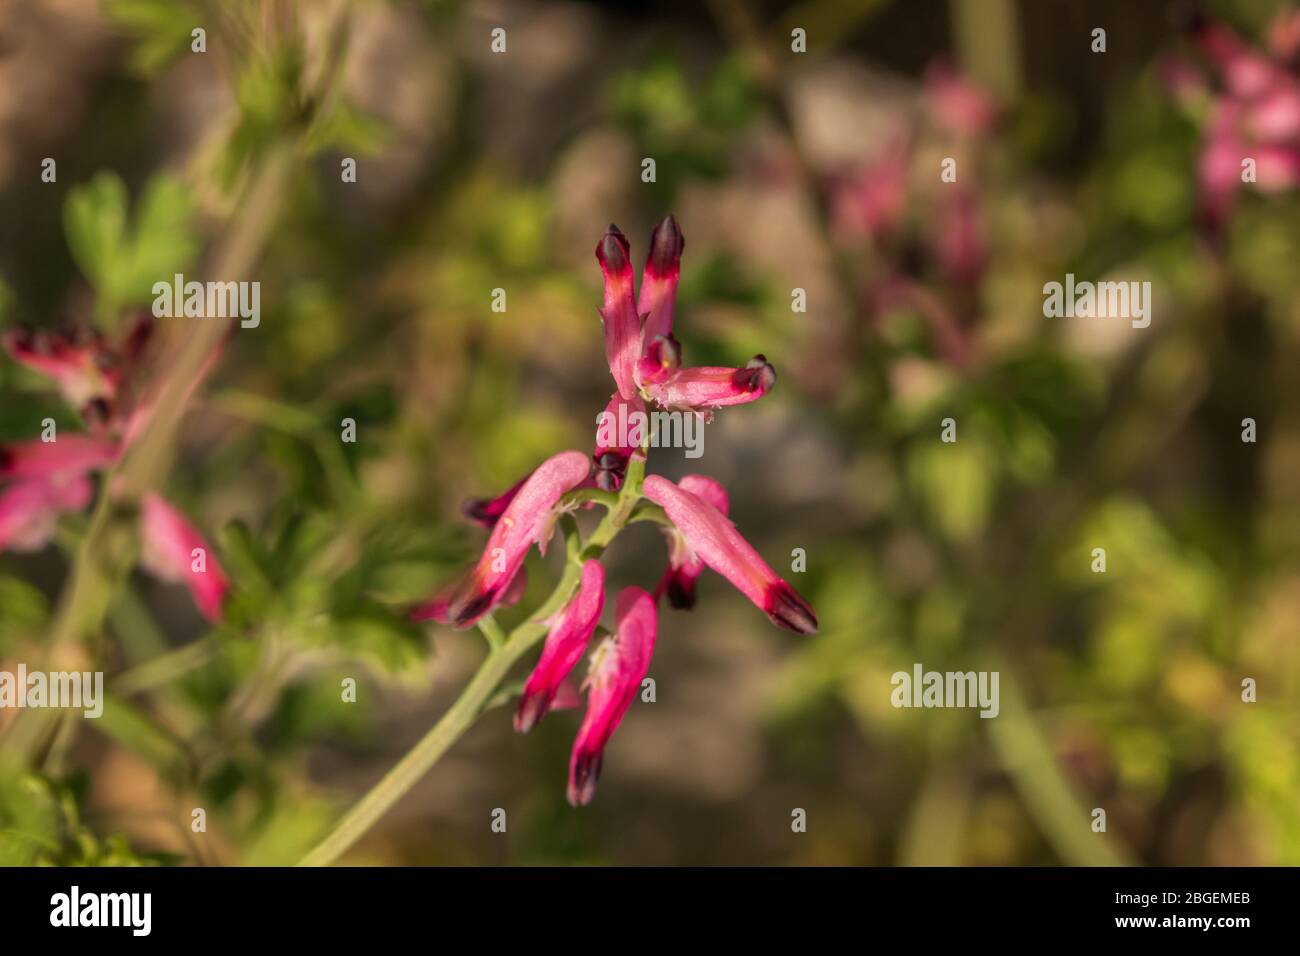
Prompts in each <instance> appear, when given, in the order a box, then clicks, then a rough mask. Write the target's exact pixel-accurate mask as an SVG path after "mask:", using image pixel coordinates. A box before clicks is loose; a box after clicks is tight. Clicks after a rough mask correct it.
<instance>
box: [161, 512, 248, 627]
mask: <svg viewBox="0 0 1300 956" xmlns="http://www.w3.org/2000/svg"><path fill="white" fill-rule="evenodd" d="M140 523H141V542H142V545H143V550H142V553H141V559H140V561H141V564H142V565H144V567H145V568H146V569H147V570H148V571H149V572H150V573H152V574H154V575H155V576H157V577H159V578H161V579H162V580H164V581H176V582H180V583H183V584H184V585H185V586H186V587H187V588H189V590H190V596H191V597H193V598H194V604H195V605H196V606H197V607H198V609H199V612H200V613H201V614H202V615H203V616H204V617H206V618H207V619H208V620H209V621H216V620H219V619H220V617H221V606H222V604H223V602H224V601H225V599H226V594H227V593H228V592H229V591H230V580H229V579H228V578H227V577H226V573H225V571H224V570H223V569H222V567H221V563H220V562H219V561H218V560H217V556H216V553H215V552H214V551H213V550H212V547H211V546H210V545H209V544H208V542H207V539H206V538H204V537H203V535H201V534H199V532H198V531H197V530H195V528H194V527H193V525H191V524H190V523H189V522H188V521H186V520H185V517H184V516H183V515H182V514H181V513H180V512H179V511H177V510H176V509H175V508H173V507H172V506H171V505H170V504H168V503H167V502H166V501H165V500H163V498H162V497H161V496H160V495H157V494H154V493H152V492H151V493H149V494H146V495H145V496H144V498H143V499H142V500H141V502H140Z"/></svg>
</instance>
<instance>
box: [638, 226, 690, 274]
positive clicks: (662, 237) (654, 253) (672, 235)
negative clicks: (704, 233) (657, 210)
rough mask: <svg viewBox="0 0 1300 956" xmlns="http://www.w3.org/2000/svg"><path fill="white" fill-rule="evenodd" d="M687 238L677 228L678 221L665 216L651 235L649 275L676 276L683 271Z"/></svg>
mask: <svg viewBox="0 0 1300 956" xmlns="http://www.w3.org/2000/svg"><path fill="white" fill-rule="evenodd" d="M685 248H686V237H685V236H683V235H682V231H681V229H679V228H678V227H677V220H676V219H674V218H673V217H672V216H665V217H664V218H663V219H662V220H660V222H659V224H658V225H657V226H655V227H654V230H653V231H652V232H651V233H650V255H649V256H648V257H647V258H646V261H645V271H646V274H647V275H652V276H669V275H676V274H677V273H678V271H679V270H680V269H681V259H682V250H684V249H685Z"/></svg>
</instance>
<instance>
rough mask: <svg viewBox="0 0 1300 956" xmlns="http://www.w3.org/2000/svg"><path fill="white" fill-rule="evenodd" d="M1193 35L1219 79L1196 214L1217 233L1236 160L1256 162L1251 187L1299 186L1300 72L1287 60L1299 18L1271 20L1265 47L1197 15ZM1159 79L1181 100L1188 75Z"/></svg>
mask: <svg viewBox="0 0 1300 956" xmlns="http://www.w3.org/2000/svg"><path fill="white" fill-rule="evenodd" d="M1193 30H1194V33H1195V36H1196V38H1197V40H1198V42H1199V44H1200V46H1201V49H1202V50H1203V51H1204V52H1205V55H1206V57H1207V58H1208V59H1209V60H1210V62H1211V63H1212V64H1213V66H1214V68H1215V70H1216V71H1217V73H1218V74H1219V77H1220V80H1221V89H1220V91H1219V92H1217V93H1214V94H1210V106H1209V110H1208V117H1209V118H1208V120H1207V121H1206V124H1205V131H1204V141H1203V145H1202V149H1201V156H1200V160H1199V162H1198V165H1197V180H1198V184H1199V187H1200V197H1199V198H1200V214H1201V219H1202V221H1203V223H1204V225H1205V227H1206V229H1207V231H1208V232H1209V233H1210V235H1211V236H1212V237H1217V236H1218V235H1220V233H1221V229H1222V227H1223V224H1224V222H1225V221H1226V220H1227V218H1228V216H1229V214H1230V213H1231V211H1232V206H1233V203H1234V200H1235V198H1236V195H1237V191H1238V190H1239V189H1241V188H1242V173H1243V165H1242V164H1243V161H1244V160H1246V159H1247V158H1250V159H1253V160H1254V161H1255V178H1254V180H1253V182H1254V184H1255V186H1256V188H1258V189H1259V190H1261V191H1263V192H1276V191H1279V190H1284V189H1291V188H1294V187H1296V186H1297V185H1300V76H1298V75H1297V72H1296V64H1295V63H1294V62H1292V61H1293V53H1294V45H1295V43H1297V42H1300V41H1297V40H1296V39H1295V37H1296V35H1297V32H1298V31H1300V18H1297V17H1295V16H1293V15H1290V14H1287V15H1283V16H1282V17H1279V19H1278V20H1277V21H1275V23H1274V28H1273V33H1272V34H1271V36H1270V48H1269V49H1268V50H1259V49H1255V48H1253V47H1251V46H1249V45H1247V44H1246V43H1245V42H1244V41H1242V40H1241V39H1240V38H1239V37H1237V35H1236V34H1234V33H1233V32H1232V31H1231V30H1229V29H1228V28H1226V27H1224V26H1222V25H1219V24H1214V23H1207V22H1204V21H1198V22H1197V23H1196V24H1195V25H1194V27H1193ZM1165 75H1166V84H1167V85H1168V86H1169V87H1170V88H1171V91H1172V92H1173V93H1174V94H1175V96H1176V97H1178V98H1179V99H1180V101H1181V102H1184V103H1187V102H1189V101H1190V102H1193V103H1194V102H1195V101H1196V100H1197V99H1199V98H1200V97H1199V96H1187V95H1185V91H1187V90H1188V89H1189V88H1190V87H1191V81H1190V80H1189V79H1187V78H1186V77H1185V76H1183V75H1181V74H1178V75H1177V77H1175V76H1174V75H1172V74H1171V70H1170V69H1169V68H1166V69H1165Z"/></svg>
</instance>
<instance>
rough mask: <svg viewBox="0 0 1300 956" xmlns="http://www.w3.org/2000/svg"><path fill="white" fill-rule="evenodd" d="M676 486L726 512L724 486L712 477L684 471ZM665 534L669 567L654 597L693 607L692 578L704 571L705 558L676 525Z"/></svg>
mask: <svg viewBox="0 0 1300 956" xmlns="http://www.w3.org/2000/svg"><path fill="white" fill-rule="evenodd" d="M677 487H678V488H681V489H683V490H684V491H689V492H690V493H691V494H693V495H695V496H696V497H697V498H699V499H700V500H702V501H705V502H707V503H708V504H710V505H712V506H713V507H714V508H716V509H717V511H718V513H719V514H721V515H723V516H724V517H725V516H726V514H727V509H728V505H729V502H728V500H727V489H725V488H723V487H722V485H721V484H719V483H718V482H716V481H714V480H713V479H712V478H706V477H705V476H704V475H684V476H682V479H681V480H680V481H679V482H677ZM665 534H666V535H667V537H668V567H667V568H666V569H665V570H664V576H663V577H662V578H661V579H660V581H659V586H658V587H657V588H655V597H659V596H660V595H661V594H667V595H668V603H669V604H671V605H672V606H673V607H675V608H681V609H688V608H692V607H694V606H695V582H696V581H697V580H698V579H699V577H700V575H701V574H703V573H704V562H703V561H701V560H700V558H699V556H698V555H697V554H696V553H695V552H694V551H693V550H691V546H690V545H689V544H688V543H687V542H686V538H685V536H684V535H683V534H682V533H681V532H680V531H679V530H677V528H676V527H675V526H674V527H672V528H667V529H665Z"/></svg>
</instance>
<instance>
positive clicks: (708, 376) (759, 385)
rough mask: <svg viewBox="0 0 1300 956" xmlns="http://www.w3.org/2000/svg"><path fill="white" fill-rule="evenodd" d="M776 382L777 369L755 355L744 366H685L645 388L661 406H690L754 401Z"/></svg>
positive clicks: (697, 406) (694, 407) (707, 406)
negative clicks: (665, 378) (665, 379)
mask: <svg viewBox="0 0 1300 956" xmlns="http://www.w3.org/2000/svg"><path fill="white" fill-rule="evenodd" d="M775 384H776V369H774V368H772V366H771V364H770V363H769V362H768V361H767V359H766V358H764V357H763V356H762V355H755V356H754V357H753V358H752V359H750V360H749V362H748V364H746V365H745V367H744V368H719V367H716V366H704V367H701V368H684V369H681V370H679V371H678V372H677V373H676V374H675V375H673V376H671V377H670V378H668V379H667V381H664V382H661V383H659V384H657V385H651V386H649V387H648V388H647V391H648V392H649V393H650V397H651V398H653V399H654V400H655V401H656V402H658V403H659V404H660V405H662V406H663V407H664V408H672V409H686V410H693V409H708V408H720V407H722V406H725V405H744V404H745V403H747V402H753V401H757V400H758V399H760V398H762V397H763V396H764V395H766V394H767V393H768V392H770V391H771V390H772V386H773V385H775Z"/></svg>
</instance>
